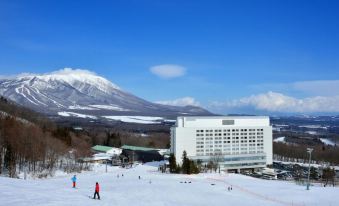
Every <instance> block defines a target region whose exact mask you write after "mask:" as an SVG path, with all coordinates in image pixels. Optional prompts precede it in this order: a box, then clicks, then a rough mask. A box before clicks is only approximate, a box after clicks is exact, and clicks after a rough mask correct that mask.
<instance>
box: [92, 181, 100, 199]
mask: <svg viewBox="0 0 339 206" xmlns="http://www.w3.org/2000/svg"><path fill="white" fill-rule="evenodd" d="M99 191H100V186H99V183H95V192H94V197H93V199H95V196H96V195H98V199H99V200H100V195H99Z"/></svg>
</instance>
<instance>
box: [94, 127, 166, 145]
mask: <svg viewBox="0 0 339 206" xmlns="http://www.w3.org/2000/svg"><path fill="white" fill-rule="evenodd" d="M88 135H89V136H91V137H92V143H93V145H105V146H110V147H121V146H122V145H133V146H141V147H152V148H169V147H170V137H169V134H168V133H160V132H157V133H154V132H152V133H147V134H138V133H133V132H129V131H122V130H118V129H106V130H92V131H90V132H89V133H88Z"/></svg>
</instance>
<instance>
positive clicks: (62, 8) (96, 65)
mask: <svg viewBox="0 0 339 206" xmlns="http://www.w3.org/2000/svg"><path fill="white" fill-rule="evenodd" d="M338 11H339V1H326V0H322V1H309V0H307V1H298V0H291V1H288V0H281V1H278V0H270V1H254V0H249V1H213V0H210V1H207V0H206V1H198V0H195V1H175V0H172V1H163V0H153V1H151V0H150V1H142V0H138V1H137V0H135V1H128V0H124V1H15V0H10V1H9V0H0V71H1V73H0V74H1V75H13V74H18V73H22V72H31V73H48V72H52V71H55V70H59V69H62V68H64V67H71V68H81V69H87V70H90V71H94V72H96V73H97V74H99V75H102V76H104V77H106V78H107V79H109V80H111V81H112V82H114V83H115V84H117V85H119V86H120V87H122V88H123V89H125V90H127V91H129V92H131V93H133V94H135V95H137V96H140V97H142V98H145V99H147V100H150V101H161V102H162V103H166V104H174V105H185V104H195V105H201V106H203V107H205V108H208V109H210V110H212V111H215V112H219V113H241V112H247V113H260V114H261V113H276V112H278V113H279V112H298V113H317V112H328V113H338V112H339V103H336V102H338V101H337V100H339V21H338V19H339V12H338ZM159 65H160V67H157V66H159ZM161 65H162V66H161ZM154 67H157V68H158V69H159V70H158V72H154V70H152V68H154ZM178 68H179V69H178ZM173 69H174V72H177V73H175V75H169V76H168V74H167V73H168V72H169V73H171V72H173V71H172V70H173ZM179 70H180V71H179ZM152 71H153V72H152ZM159 72H160V73H159ZM166 72H167V73H166ZM164 75H165V76H164ZM166 75H167V76H166ZM319 97H321V98H322V99H319ZM329 102H330V103H329Z"/></svg>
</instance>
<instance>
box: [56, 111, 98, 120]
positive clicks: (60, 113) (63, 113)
mask: <svg viewBox="0 0 339 206" xmlns="http://www.w3.org/2000/svg"><path fill="white" fill-rule="evenodd" d="M58 115H59V116H63V117H79V118H90V119H97V117H96V116H93V115H87V114H79V113H75V112H58Z"/></svg>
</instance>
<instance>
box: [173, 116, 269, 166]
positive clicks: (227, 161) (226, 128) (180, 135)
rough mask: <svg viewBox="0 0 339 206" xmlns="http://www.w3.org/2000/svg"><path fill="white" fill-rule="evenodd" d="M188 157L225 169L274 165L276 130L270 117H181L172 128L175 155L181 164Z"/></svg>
mask: <svg viewBox="0 0 339 206" xmlns="http://www.w3.org/2000/svg"><path fill="white" fill-rule="evenodd" d="M183 151H186V152H187V156H188V158H190V159H192V160H195V161H198V160H200V161H201V162H202V163H203V164H207V163H208V162H210V161H214V162H218V164H219V166H220V168H221V169H222V170H237V171H240V170H241V169H257V168H263V167H266V166H267V165H270V164H272V127H271V126H270V121H269V117H262V116H206V117H178V118H177V121H176V125H175V126H174V127H172V128H171V153H173V154H174V155H175V156H176V159H177V161H178V163H179V164H181V157H182V154H183Z"/></svg>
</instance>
